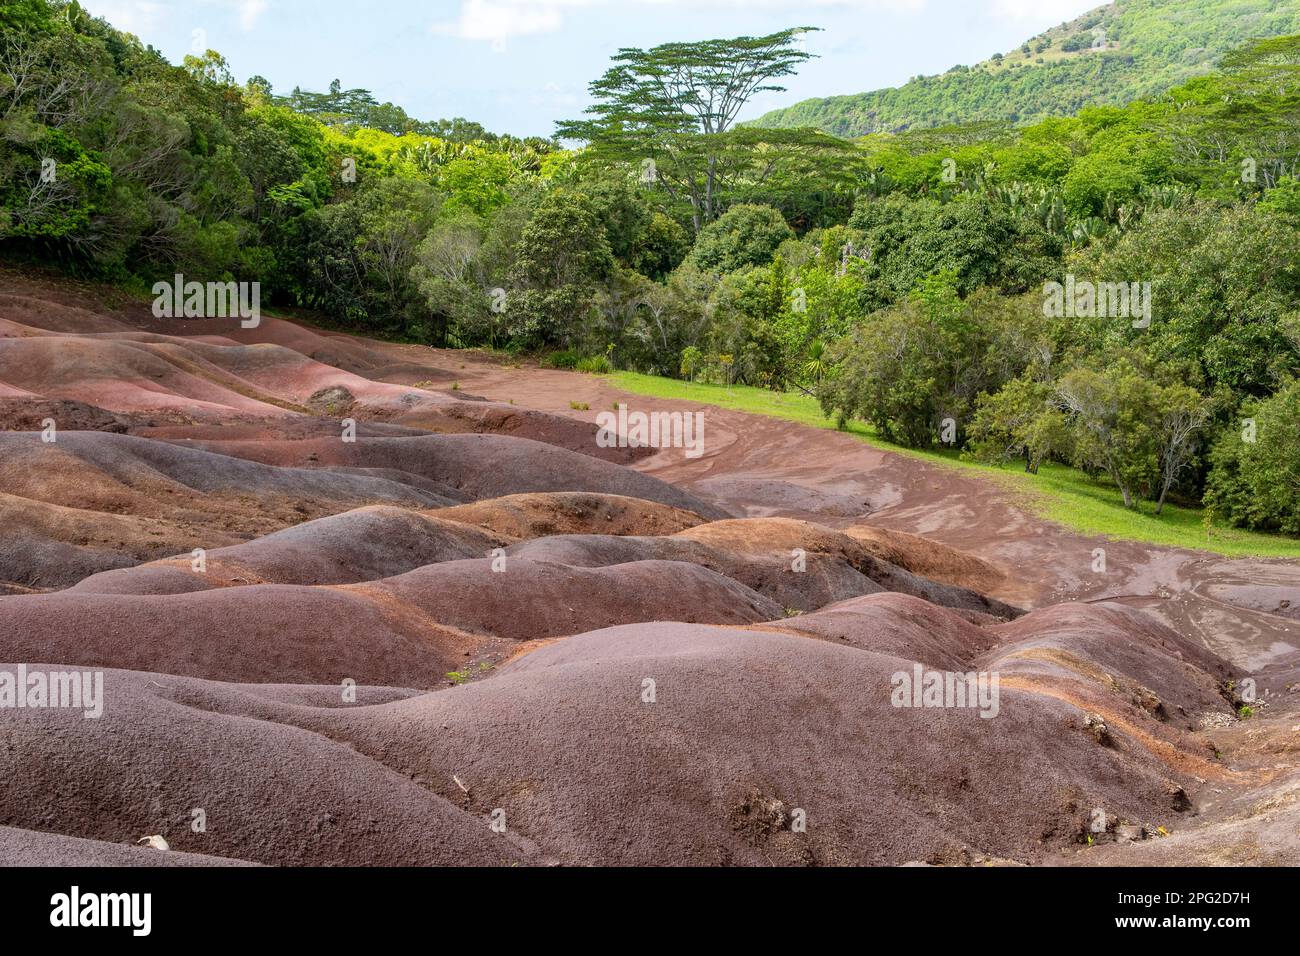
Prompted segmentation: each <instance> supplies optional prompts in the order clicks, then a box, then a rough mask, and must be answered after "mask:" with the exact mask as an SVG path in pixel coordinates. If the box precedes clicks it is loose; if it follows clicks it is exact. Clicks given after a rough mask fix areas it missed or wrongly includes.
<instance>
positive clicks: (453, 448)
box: [195, 435, 725, 519]
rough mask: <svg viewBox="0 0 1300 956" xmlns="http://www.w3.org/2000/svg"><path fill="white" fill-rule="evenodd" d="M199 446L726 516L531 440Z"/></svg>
mask: <svg viewBox="0 0 1300 956" xmlns="http://www.w3.org/2000/svg"><path fill="white" fill-rule="evenodd" d="M195 444H196V445H198V446H200V447H204V448H207V449H209V450H211V451H214V452H217V453H219V454H223V455H235V456H241V457H244V458H247V459H249V460H251V461H258V462H263V463H267V464H274V465H279V466H297V467H321V466H331V467H333V468H389V469H393V470H396V471H402V472H406V473H407V474H410V475H414V476H416V477H419V478H423V479H427V480H431V481H436V482H439V483H440V484H443V485H446V486H448V487H450V488H452V489H455V490H456V491H459V492H461V493H462V497H463V498H464V499H467V500H479V499H483V498H500V497H504V496H505V495H514V494H520V493H522V492H534V491H590V492H598V493H601V494H611V495H623V496H625V497H629V498H643V499H645V500H646V501H656V502H659V503H660V504H665V505H670V506H672V507H674V508H680V509H683V510H685V511H693V512H695V513H696V514H699V515H702V516H704V517H705V518H710V519H716V518H721V517H725V514H724V512H722V511H721V509H719V508H717V507H716V506H714V505H711V504H708V503H707V502H705V501H703V500H701V499H699V498H697V497H695V496H694V495H692V494H690V493H688V492H685V491H681V490H679V489H677V488H675V487H673V486H672V485H670V484H667V483H666V482H663V481H660V480H659V479H657V478H651V477H649V476H648V475H643V474H641V473H640V472H637V471H633V470H632V469H630V468H625V467H623V466H621V465H616V464H614V463H612V462H607V461H601V460H599V459H596V458H591V457H589V456H587V455H580V454H578V453H577V452H572V451H568V450H566V449H563V448H556V447H554V446H552V445H546V444H543V443H541V442H535V441H531V440H530V439H527V438H510V437H508V436H505V435H423V436H419V437H415V438H367V439H361V438H358V439H357V441H355V442H350V443H349V442H342V441H338V440H335V439H317V440H314V441H304V442H273V441H267V442H256V443H253V442H202V443H199V442H196V443H195ZM454 503H455V502H452V504H454Z"/></svg>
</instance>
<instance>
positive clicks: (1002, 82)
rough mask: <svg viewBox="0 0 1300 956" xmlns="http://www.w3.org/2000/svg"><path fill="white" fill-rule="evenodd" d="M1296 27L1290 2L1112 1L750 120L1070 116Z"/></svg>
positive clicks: (846, 130) (869, 127)
mask: <svg viewBox="0 0 1300 956" xmlns="http://www.w3.org/2000/svg"><path fill="white" fill-rule="evenodd" d="M1099 30H1100V31H1104V33H1101V34H1099V33H1098V32H1097V31H1099ZM1297 31H1300V3H1297V2H1295V0H1119V2H1117V3H1113V4H1108V5H1106V6H1103V7H1098V8H1097V9H1095V10H1092V11H1090V12H1088V13H1086V14H1084V15H1083V16H1081V17H1078V18H1077V19H1075V20H1071V21H1069V22H1067V23H1063V24H1061V25H1060V26H1058V27H1054V28H1052V29H1051V30H1048V31H1046V32H1045V33H1042V34H1039V35H1038V36H1036V37H1033V38H1032V39H1029V40H1027V41H1025V43H1024V44H1022V45H1021V46H1020V47H1019V48H1017V49H1015V50H1012V51H1010V52H1008V53H1006V54H996V55H995V56H993V57H992V58H991V59H989V60H986V61H985V62H983V63H979V64H976V65H975V66H970V67H967V66H957V67H953V68H952V69H951V70H949V71H948V72H947V73H944V74H942V75H940V76H917V77H914V78H913V79H911V80H910V81H908V82H907V83H905V84H903V85H902V86H900V87H896V88H891V89H884V90H876V91H875V92H871V93H860V94H856V95H848V96H831V97H826V98H823V99H813V100H805V101H803V102H801V103H796V104H795V105H793V106H790V107H786V108H784V109H779V110H774V111H773V112H771V113H768V114H766V115H764V116H763V117H761V118H760V119H758V120H756V121H754V122H755V125H758V126H765V127H773V128H797V127H814V128H817V129H821V130H824V131H825V132H828V133H833V134H835V135H836V136H847V137H853V136H863V135H865V134H867V133H877V132H899V131H902V130H908V129H920V128H923V127H927V126H943V125H947V124H951V123H970V122H976V121H980V120H1005V121H1009V122H1012V123H1029V122H1034V121H1037V120H1041V119H1044V118H1046V117H1048V116H1071V115H1073V114H1075V113H1077V112H1078V111H1079V110H1080V109H1082V108H1083V107H1085V106H1089V105H1094V106H1095V105H1112V106H1123V105H1125V104H1127V103H1129V102H1132V101H1133V100H1136V99H1141V98H1150V97H1154V96H1157V95H1159V94H1161V93H1163V92H1165V91H1166V90H1168V89H1170V88H1171V87H1173V86H1175V85H1177V84H1178V83H1181V82H1184V81H1186V80H1188V79H1190V78H1192V77H1194V76H1197V75H1199V74H1202V73H1205V72H1206V71H1208V70H1209V69H1211V68H1212V67H1213V66H1214V65H1215V64H1216V63H1217V62H1218V60H1219V58H1220V57H1221V56H1222V55H1223V54H1224V53H1225V52H1226V51H1228V50H1230V49H1233V48H1235V47H1238V46H1241V45H1242V44H1245V43H1247V42H1249V41H1251V40H1254V39H1256V38H1258V37H1271V36H1279V35H1282V34H1289V33H1295V32H1297ZM1103 44H1104V45H1103Z"/></svg>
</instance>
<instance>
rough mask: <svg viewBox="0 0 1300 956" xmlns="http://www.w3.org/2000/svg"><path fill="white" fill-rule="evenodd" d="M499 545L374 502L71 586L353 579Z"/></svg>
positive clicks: (178, 589)
mask: <svg viewBox="0 0 1300 956" xmlns="http://www.w3.org/2000/svg"><path fill="white" fill-rule="evenodd" d="M504 544H505V541H503V540H502V539H501V538H498V537H496V536H495V535H490V534H487V533H486V532H484V531H482V530H480V529H479V528H475V527H472V526H470V525H464V524H460V523H458V522H455V521H447V520H444V519H441V518H437V517H432V516H430V515H428V514H423V513H421V512H416V511H406V510H404V509H402V508H391V507H386V506H379V505H377V506H374V507H371V508H360V509H358V510H356V511H347V512H344V513H343V514H341V515H332V516H330V517H328V518H318V519H317V520H315V521H308V522H305V523H303V524H300V525H296V526H295V527H292V528H286V529H284V530H283V531H277V532H275V533H273V534H269V535H266V536H265V537H262V538H258V539H256V540H254V541H249V542H246V543H244V544H238V545H234V546H232V547H228V548H217V549H215V550H212V551H208V552H206V554H205V555H204V558H203V563H202V565H200V566H199V567H196V565H195V561H194V559H193V557H192V556H191V555H188V554H187V555H183V556H181V557H179V558H173V559H170V560H166V561H159V562H154V563H151V564H144V565H138V566H136V567H133V568H127V569H124V570H120V571H106V572H104V573H102V574H96V575H94V576H93V577H90V578H87V579H86V580H84V581H81V582H79V583H78V584H77V585H75V586H74V587H72V588H71V589H70V590H71V591H72V592H75V593H85V594H183V593H186V592H190V591H203V590H207V589H209V588H220V587H236V586H242V585H249V584H309V585H319V584H355V583H357V582H360V581H374V580H377V579H379V578H388V577H393V576H394V575H398V574H404V573H405V572H407V571H410V570H413V569H414V568H418V567H422V566H423V565H426V564H436V563H438V562H440V561H458V560H462V559H468V558H482V557H486V556H488V555H489V554H490V553H491V552H492V551H493V549H494V548H497V547H501V546H502V545H504Z"/></svg>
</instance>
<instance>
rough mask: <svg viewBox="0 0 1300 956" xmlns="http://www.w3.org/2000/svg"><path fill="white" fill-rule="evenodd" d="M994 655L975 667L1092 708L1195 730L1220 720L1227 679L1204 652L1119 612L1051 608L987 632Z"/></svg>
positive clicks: (1100, 607)
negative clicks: (1208, 716) (1125, 708)
mask: <svg viewBox="0 0 1300 956" xmlns="http://www.w3.org/2000/svg"><path fill="white" fill-rule="evenodd" d="M990 630H991V631H992V632H993V633H994V634H995V635H996V637H997V639H998V647H996V648H995V649H993V650H992V651H990V652H989V653H987V654H986V655H984V656H983V657H982V658H980V662H979V663H980V666H981V667H984V668H986V669H989V670H998V671H1000V672H1002V673H1004V674H1006V675H1008V676H1010V675H1016V676H1018V677H1022V678H1024V679H1025V680H1026V681H1032V680H1035V679H1041V680H1043V681H1044V682H1048V683H1054V684H1056V685H1062V684H1068V685H1071V687H1070V689H1071V691H1076V692H1078V693H1085V692H1086V693H1089V694H1091V695H1094V696H1093V698H1092V699H1094V700H1095V702H1096V703H1097V706H1098V707H1099V708H1104V707H1107V705H1110V706H1120V705H1131V706H1133V707H1137V708H1139V709H1140V710H1142V711H1144V712H1146V713H1148V714H1150V715H1151V716H1153V717H1155V718H1156V719H1158V720H1160V721H1162V722H1164V721H1168V722H1170V723H1172V724H1175V725H1177V726H1179V727H1182V728H1185V729H1188V730H1195V729H1199V721H1198V718H1199V717H1200V715H1202V714H1204V713H1206V712H1217V713H1226V712H1228V710H1229V707H1228V700H1227V699H1226V698H1225V684H1226V683H1227V682H1228V681H1229V680H1231V679H1232V678H1233V676H1234V671H1233V669H1232V668H1231V667H1229V666H1228V665H1227V664H1226V663H1225V662H1224V661H1222V660H1220V659H1219V658H1218V657H1216V656H1214V655H1213V654H1212V653H1210V652H1209V651H1208V650H1206V649H1205V648H1203V647H1200V646H1199V645H1197V644H1194V643H1193V642H1191V641H1189V640H1187V639H1186V638H1184V637H1182V636H1180V635H1179V634H1177V633H1176V632H1175V631H1173V630H1171V629H1170V628H1168V627H1165V626H1164V625H1163V624H1160V623H1159V622H1158V621H1156V620H1154V619H1152V618H1151V617H1149V616H1148V615H1145V614H1142V613H1140V612H1138V611H1135V610H1133V609H1131V608H1127V607H1124V606H1122V605H1119V604H1058V605H1054V606H1052V607H1049V608H1043V609H1042V610H1038V611H1032V612H1030V613H1029V614H1026V615H1025V616H1024V617H1022V618H1020V619H1019V620H1017V621H1013V622H1011V623H1009V624H1001V625H998V626H996V627H993V628H990Z"/></svg>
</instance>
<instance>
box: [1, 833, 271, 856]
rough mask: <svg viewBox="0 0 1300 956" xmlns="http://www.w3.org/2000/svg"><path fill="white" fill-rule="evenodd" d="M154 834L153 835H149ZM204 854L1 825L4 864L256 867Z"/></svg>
mask: <svg viewBox="0 0 1300 956" xmlns="http://www.w3.org/2000/svg"><path fill="white" fill-rule="evenodd" d="M149 835H150V836H152V834H149ZM254 865H255V864H252V863H247V862H245V861H243V860H228V859H225V858H223V857H219V856H205V855H204V854H202V853H179V852H177V851H175V850H171V851H159V850H154V849H151V848H149V847H144V846H128V845H127V844H124V843H106V842H104V841H103V840H84V839H82V838H81V837H69V836H61V835H60V834H57V833H42V832H40V831H39V830H20V829H17V828H16V827H0V866H254Z"/></svg>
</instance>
